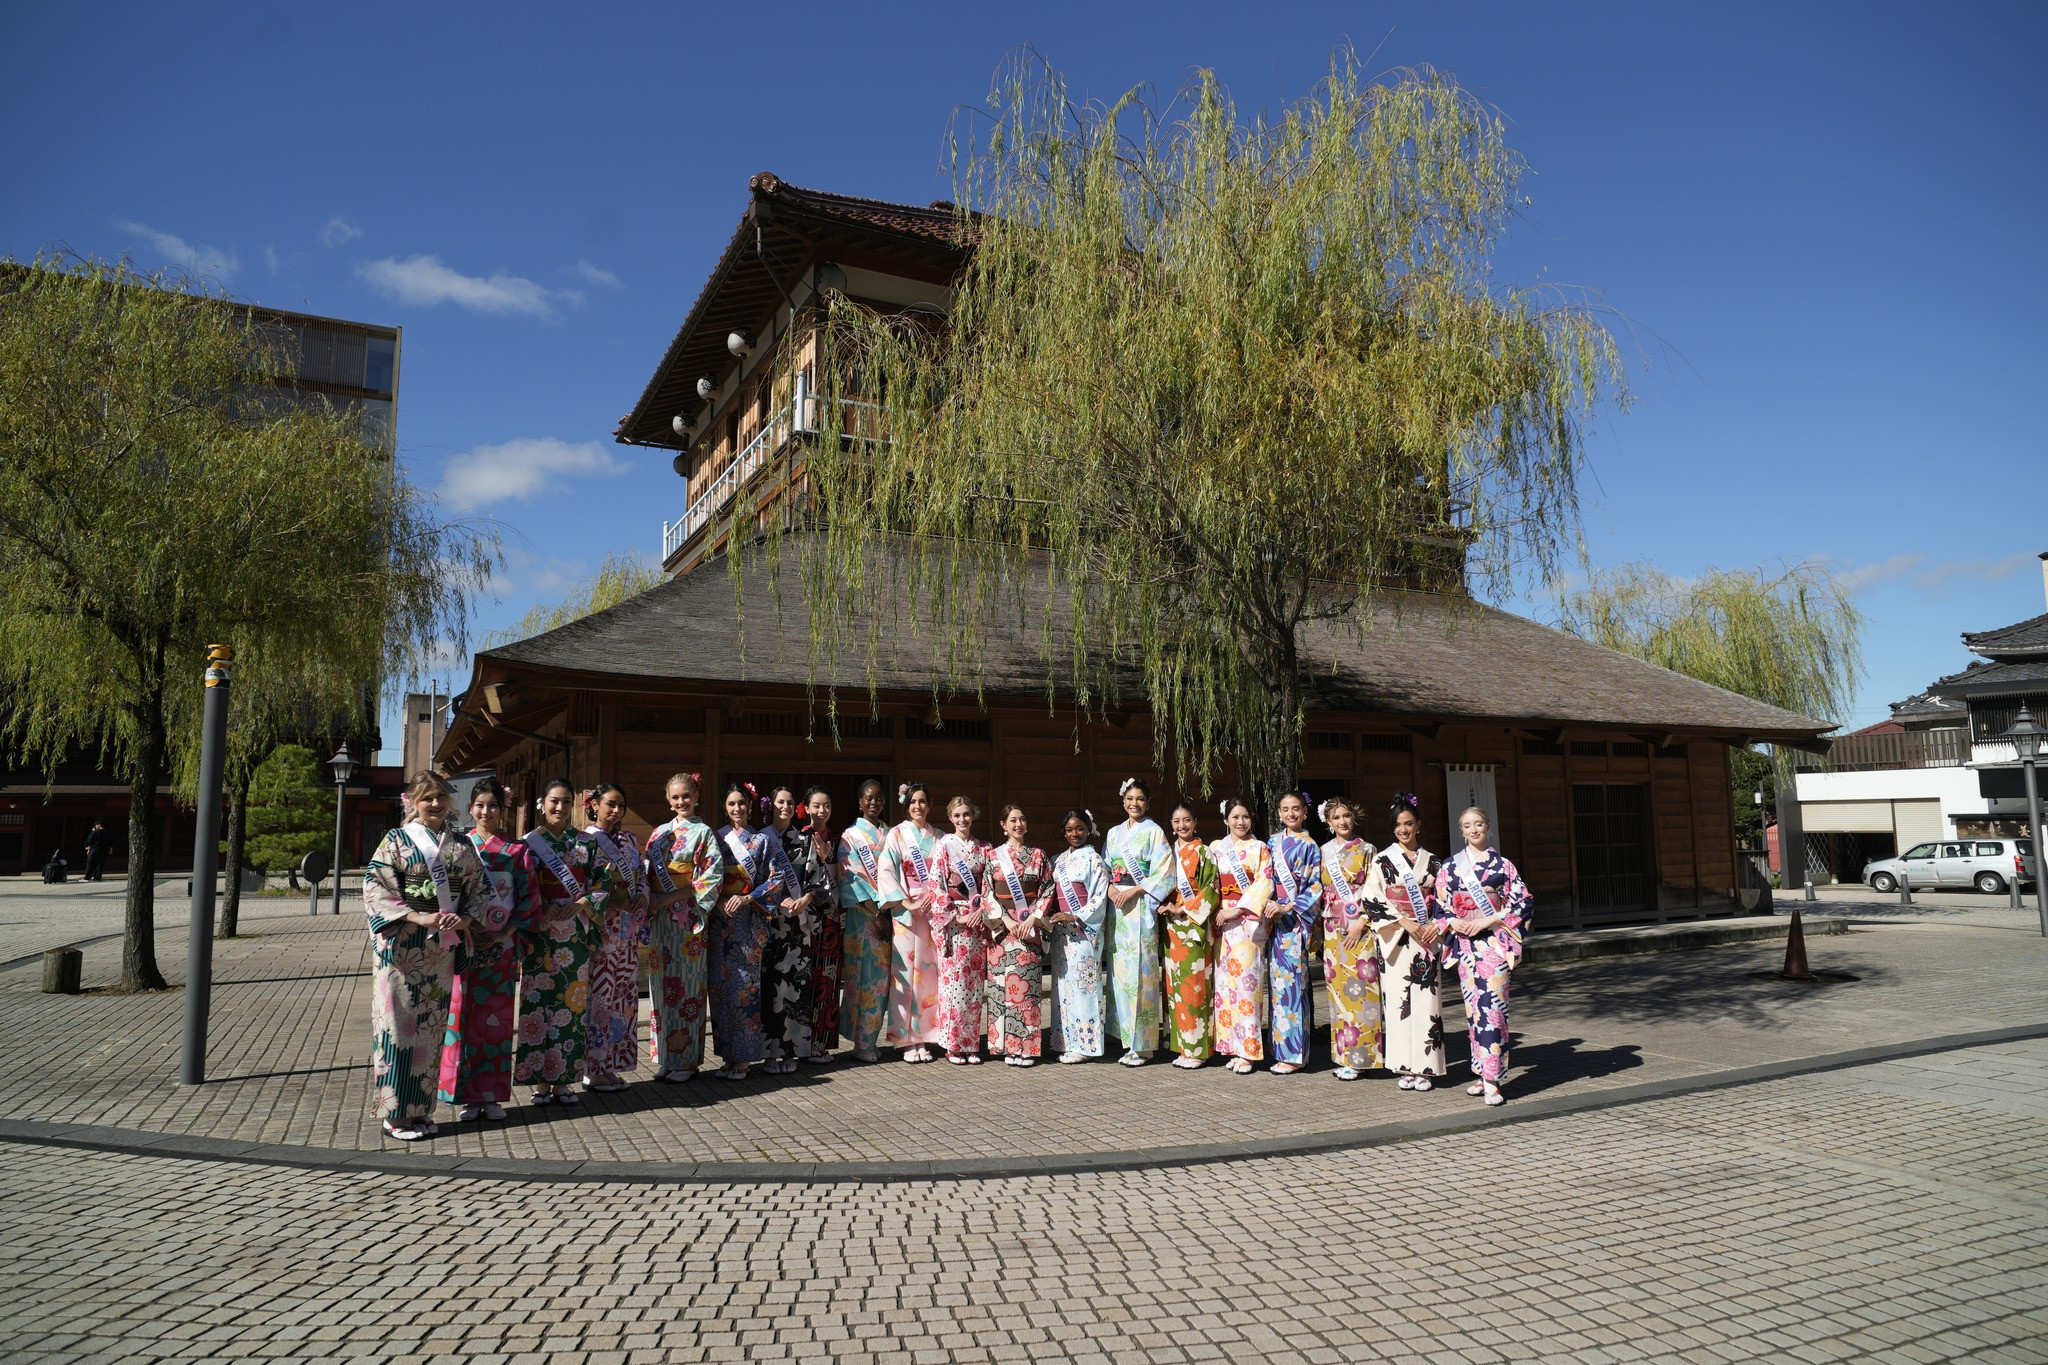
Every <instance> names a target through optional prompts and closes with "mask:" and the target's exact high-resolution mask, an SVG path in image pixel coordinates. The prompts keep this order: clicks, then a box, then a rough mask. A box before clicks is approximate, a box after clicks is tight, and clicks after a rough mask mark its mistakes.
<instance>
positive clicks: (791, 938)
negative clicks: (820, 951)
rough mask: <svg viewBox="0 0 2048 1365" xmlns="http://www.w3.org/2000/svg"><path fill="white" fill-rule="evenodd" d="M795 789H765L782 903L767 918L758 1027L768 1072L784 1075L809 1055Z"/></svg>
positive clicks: (807, 946) (807, 952)
mask: <svg viewBox="0 0 2048 1365" xmlns="http://www.w3.org/2000/svg"><path fill="white" fill-rule="evenodd" d="M797 811H798V806H797V803H796V791H795V790H794V789H793V788H790V787H777V788H775V789H774V790H773V791H771V792H769V793H768V823H767V825H766V826H765V829H766V832H767V833H769V834H771V835H773V836H774V837H775V854H776V856H777V857H779V858H781V859H782V868H783V872H784V874H785V875H784V878H783V886H782V904H781V905H779V906H777V907H776V908H775V909H774V910H773V911H772V912H771V913H770V914H769V917H768V946H767V948H766V949H765V950H764V952H763V954H762V958H761V1030H762V1032H763V1033H764V1034H765V1035H766V1038H767V1045H768V1066H767V1071H768V1074H769V1075H771V1076H785V1075H788V1074H789V1073H790V1072H792V1071H794V1070H796V1062H797V1058H799V1057H808V1056H810V1055H811V943H810V938H809V936H808V935H807V934H806V933H805V931H804V923H805V919H806V916H805V913H804V911H805V906H806V904H807V902H805V901H804V899H803V895H804V890H803V883H802V880H801V879H800V878H799V876H798V875H797V871H796V866H795V864H794V863H793V862H792V861H791V860H790V858H789V846H790V844H792V843H794V842H796V841H797V840H798V839H801V838H803V837H804V833H803V830H801V829H800V828H798V826H797V823H796V817H797Z"/></svg>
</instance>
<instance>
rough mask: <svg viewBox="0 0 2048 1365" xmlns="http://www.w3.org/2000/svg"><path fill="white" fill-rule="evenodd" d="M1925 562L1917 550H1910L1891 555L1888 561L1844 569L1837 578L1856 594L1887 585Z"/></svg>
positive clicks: (1923, 556)
mask: <svg viewBox="0 0 2048 1365" xmlns="http://www.w3.org/2000/svg"><path fill="white" fill-rule="evenodd" d="M1926 562H1927V556H1926V555H1924V554H1921V553H1920V552H1919V551H1918V550H1912V551H1908V552H1907V553H1905V554H1898V555H1893V556H1892V557H1891V558H1890V559H1886V560H1883V561H1881V562H1879V563H1876V564H1865V565H1863V566H1861V567H1860V568H1854V569H1844V570H1842V572H1841V573H1840V574H1839V575H1837V577H1838V579H1839V581H1840V582H1841V584H1842V586H1843V587H1845V588H1847V589H1848V590H1849V591H1850V592H1852V593H1858V592H1862V591H1863V590H1864V589H1865V588H1874V587H1876V586H1877V585H1878V584H1880V583H1889V582H1891V581H1892V580H1893V579H1895V578H1903V577H1905V576H1906V575H1907V574H1909V573H1911V572H1912V571H1913V570H1915V569H1917V568H1919V567H1920V566H1921V565H1922V564H1925V563H1926Z"/></svg>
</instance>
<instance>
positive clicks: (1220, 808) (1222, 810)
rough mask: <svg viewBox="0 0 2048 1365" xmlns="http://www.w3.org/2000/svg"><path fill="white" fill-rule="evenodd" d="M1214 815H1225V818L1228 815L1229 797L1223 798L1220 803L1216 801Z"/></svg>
mask: <svg viewBox="0 0 2048 1365" xmlns="http://www.w3.org/2000/svg"><path fill="white" fill-rule="evenodd" d="M1216 813H1217V814H1218V815H1226V816H1227V815H1229V814H1230V798H1229V797H1227V796H1226V797H1224V798H1223V799H1222V800H1221V801H1218V802H1217V803H1216Z"/></svg>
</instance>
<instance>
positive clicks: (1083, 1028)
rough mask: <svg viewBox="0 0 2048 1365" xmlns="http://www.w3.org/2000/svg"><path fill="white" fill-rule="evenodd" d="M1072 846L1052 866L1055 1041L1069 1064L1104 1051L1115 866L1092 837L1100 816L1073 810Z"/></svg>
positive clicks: (1069, 840)
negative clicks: (1105, 942) (1106, 942)
mask: <svg viewBox="0 0 2048 1365" xmlns="http://www.w3.org/2000/svg"><path fill="white" fill-rule="evenodd" d="M1062 828H1063V829H1064V831H1065V833H1066V837H1067V851H1066V852H1064V853H1062V854H1060V856H1059V859H1058V861H1056V862H1055V863H1053V866H1052V883H1053V895H1054V903H1053V913H1052V915H1051V916H1050V918H1049V920H1048V922H1049V923H1050V924H1051V926H1052V979H1053V997H1052V1045H1053V1046H1054V1047H1056V1048H1058V1049H1059V1050H1060V1060H1061V1061H1062V1062H1065V1063H1067V1064H1069V1065H1072V1064H1073V1063H1075V1062H1085V1061H1087V1060H1089V1059H1090V1058H1093V1057H1100V1056H1101V1055H1102V1014H1103V1004H1104V1001H1103V995H1104V991H1103V980H1102V936H1103V929H1104V928H1105V927H1106V926H1107V922H1108V918H1109V869H1108V868H1107V867H1106V866H1104V864H1103V861H1102V855H1101V854H1100V853H1097V852H1096V851H1095V845H1094V844H1092V843H1090V842H1089V840H1091V839H1093V838H1094V837H1095V816H1094V814H1093V813H1092V812H1089V811H1085V810H1070V811H1068V812H1067V818H1066V821H1065V823H1064V825H1063V826H1062Z"/></svg>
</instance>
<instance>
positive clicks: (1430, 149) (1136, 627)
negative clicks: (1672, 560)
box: [766, 57, 1623, 802]
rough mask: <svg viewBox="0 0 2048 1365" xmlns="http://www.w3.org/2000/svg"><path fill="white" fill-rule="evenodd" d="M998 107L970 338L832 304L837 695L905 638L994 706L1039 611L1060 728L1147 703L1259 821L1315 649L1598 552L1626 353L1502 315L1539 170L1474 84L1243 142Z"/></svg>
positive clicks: (819, 567) (819, 453) (1365, 106)
mask: <svg viewBox="0 0 2048 1365" xmlns="http://www.w3.org/2000/svg"><path fill="white" fill-rule="evenodd" d="M992 103H993V109H992V112H991V114H990V121H989V123H988V124H987V125H986V127H987V131H986V133H985V134H984V135H983V136H981V137H980V138H979V139H977V145H976V146H975V147H972V148H969V147H967V146H964V145H960V146H959V147H958V150H957V153H956V156H955V174H956V181H957V186H958V188H957V191H956V200H957V202H958V203H960V204H961V205H962V208H961V220H960V231H961V232H962V233H963V234H965V235H967V237H968V238H969V239H970V240H971V242H972V244H973V248H974V250H973V255H972V258H971V261H970V264H969V265H968V266H967V268H966V269H965V272H964V274H963V276H962V277H961V279H960V280H959V281H958V282H957V288H956V291H955V294H954V298H953V306H952V310H951V314H950V318H949V319H947V320H946V323H945V325H943V326H940V325H934V324H933V323H932V322H931V321H930V320H929V319H925V318H917V317H912V316H907V315H904V314H895V315H885V314H880V313H876V312H873V311H870V310H868V309H866V308H864V307H861V306H860V305H858V304H856V303H854V302H852V301H850V300H848V299H846V298H844V297H837V296H835V297H834V298H833V299H832V300H831V306H830V309H829V313H828V315H827V318H826V321H825V324H824V326H825V329H826V335H825V338H824V341H825V348H824V354H825V355H827V356H829V357H831V363H830V364H829V365H828V366H827V368H826V372H825V374H824V375H822V376H821V384H822V385H823V388H824V394H825V399H826V401H825V402H824V403H823V404H821V407H822V409H823V414H824V423H823V426H824V430H823V431H822V433H821V439H820V440H819V442H818V444H817V446H816V447H815V449H814V450H813V452H812V453H811V455H810V471H811V473H810V477H811V490H812V496H813V497H814V499H815V506H816V508H817V510H818V511H819V513H820V514H821V516H822V520H823V529H822V531H821V532H820V533H818V534H816V535H811V536H806V537H805V538H804V539H803V541H802V542H801V543H802V545H803V546H804V547H805V548H804V549H803V550H802V551H801V560H802V562H801V571H802V577H803V581H804V584H805V587H806V590H807V596H808V601H809V611H810V626H811V648H812V660H813V669H814V676H817V675H818V674H820V673H837V672H839V671H840V670H839V668H838V667H837V665H839V664H841V663H843V662H847V661H849V660H850V659H851V658H853V657H864V658H865V661H866V665H867V669H868V677H869V681H870V687H871V689H872V685H873V679H874V677H875V669H876V665H877V663H878V661H879V660H880V658H881V657H882V655H883V653H884V652H885V651H896V650H897V645H898V642H899V641H900V640H902V639H905V638H913V637H914V638H916V639H919V640H922V641H925V642H927V643H925V644H923V645H921V646H918V647H919V648H922V649H923V650H924V651H925V652H926V654H927V656H928V659H929V665H930V671H931V680H932V686H933V689H934V693H935V696H942V695H945V694H947V693H949V692H956V691H968V692H976V691H978V690H979V689H980V688H981V687H982V686H983V685H984V684H985V682H986V680H987V678H988V676H989V675H988V667H989V659H988V656H987V654H986V652H985V650H984V649H983V647H982V645H983V629H984V625H985V623H986V622H988V621H990V620H993V619H996V616H997V614H998V613H1015V612H1018V611H1023V612H1026V613H1029V614H1030V615H1029V616H1027V619H1030V620H1032V621H1034V622H1035V624H1036V626H1037V629H1038V633H1039V637H1040V641H1041V645H1042V651H1041V652H1042V665H1043V682H1044V684H1045V686H1046V688H1047V692H1048V697H1049V699H1050V698H1053V697H1056V696H1060V695H1064V696H1066V697H1068V698H1070V699H1072V700H1073V701H1074V702H1075V703H1076V704H1077V705H1078V707H1079V708H1080V709H1081V710H1082V711H1083V712H1084V713H1085V712H1086V711H1088V710H1090V709H1093V708H1098V707H1100V706H1102V705H1105V704H1109V703H1112V702H1114V701H1116V700H1117V699H1118V698H1119V697H1120V696H1121V695H1122V694H1123V693H1124V692H1126V691H1135V692H1138V693H1141V694H1142V695H1143V698H1144V700H1146V701H1148V702H1149V703H1150V705H1151V708H1152V712H1153V715H1154V716H1155V717H1156V718H1157V721H1158V723H1157V724H1156V725H1155V727H1154V735H1155V741H1156V743H1157V745H1158V748H1159V751H1160V755H1161V759H1162V762H1163V761H1164V757H1165V755H1166V754H1167V752H1168V751H1169V749H1170V751H1171V752H1173V753H1174V754H1176V755H1177V756H1178V758H1179V763H1180V772H1181V776H1182V778H1183V781H1184V782H1185V781H1187V779H1188V778H1189V777H1190V776H1191V775H1192V776H1193V777H1194V779H1195V782H1197V783H1199V784H1201V785H1203V786H1205V787H1206V785H1207V783H1208V781H1209V774H1210V773H1211V771H1212V765H1213V764H1215V763H1217V762H1219V761H1221V760H1224V759H1233V760H1235V762H1236V763H1237V765H1238V771H1239V777H1240V781H1241V782H1242V783H1243V785H1244V786H1245V787H1246V789H1247V790H1248V791H1249V792H1250V793H1252V794H1254V795H1255V796H1256V797H1257V798H1259V799H1260V800H1261V801H1262V802H1269V801H1270V800H1272V799H1273V798H1274V797H1276V796H1277V794H1278V793H1279V792H1280V791H1281V790H1283V789H1286V788H1288V787H1291V786H1292V785H1293V782H1294V775H1295V771H1296V768H1297V767H1298V763H1299V755H1300V733H1301V727H1302V721H1303V714H1304V709H1305V696H1306V688H1307V684H1308V682H1309V679H1310V675H1311V672H1312V668H1313V664H1312V663H1311V661H1310V660H1309V659H1308V658H1307V657H1306V656H1305V654H1304V651H1303V648H1302V638H1303V632H1304V629H1305V628H1307V627H1310V626H1317V625H1319V623H1325V622H1328V623H1334V625H1335V626H1336V627H1337V628H1340V629H1349V630H1352V631H1355V632H1365V631H1367V630H1369V629H1370V623H1371V620H1372V616H1373V610H1374V604H1375V601H1376V599H1377V597H1378V596H1379V595H1380V594H1381V593H1382V591H1383V590H1384V588H1385V587H1386V586H1387V585H1401V584H1407V585H1415V584H1418V583H1420V584H1423V585H1427V586H1434V587H1442V588H1451V587H1457V586H1459V585H1460V584H1461V583H1462V581H1463V580H1462V571H1463V569H1464V561H1465V558H1466V556H1467V554H1468V553H1469V554H1472V555H1476V556H1477V567H1478V568H1479V569H1481V570H1492V571H1498V572H1507V571H1508V570H1509V569H1510V567H1511V566H1522V567H1534V568H1535V569H1536V570H1538V571H1542V570H1545V569H1548V568H1549V567H1550V566H1552V565H1553V564H1554V562H1555V560H1556V557H1557V553H1558V550H1559V547H1560V546H1563V545H1568V544H1571V543H1572V537H1573V532H1574V530H1575V528H1576V521H1577V500H1576V492H1575V489H1576V475H1577V469H1578V463H1579V450H1580V428H1581V424H1582V423H1583V422H1584V421H1585V420H1586V418H1587V417H1588V416H1589V414H1590V412H1591V411H1592V409H1593V407H1594V405H1595V403H1596V402H1597V401H1598V399H1599V398H1600V397H1601V396H1603V395H1604V394H1606V393H1609V392H1612V393H1614V394H1616V395H1617V396H1621V394H1622V388H1623V384H1622V379H1621V376H1620V369H1619V364H1618V359H1617V353H1616V348H1615V345H1614V343H1613V341H1612V339H1611V338H1610V337H1609V335H1608V334H1607V333H1606V331H1605V330H1604V329H1602V328H1601V327H1600V326H1599V325H1598V324H1597V322H1596V321H1594V319H1593V317H1592V314H1591V310H1590V309H1589V308H1587V307H1585V306H1583V305H1582V304H1577V303H1573V302H1571V301H1569V300H1565V299H1561V298H1559V297H1557V296H1554V295H1551V294H1543V295H1538V294H1535V293H1531V292H1528V291H1523V290H1519V289H1514V288H1509V287H1506V286H1503V285H1500V284H1498V283H1496V282H1495V281H1493V280H1492V278H1491V276H1490V253H1491V250H1492V247H1493V245H1494V242H1495V239H1496V238H1497V237H1498V235H1499V233H1500V232H1501V230H1502V229H1503V228H1504V227H1505V225H1506V223H1507V221H1508V219H1509V217H1510V216H1511V214H1512V213H1513V212H1514V210H1515V209H1516V207H1517V206H1518V204H1519V203H1520V202H1521V201H1520V200H1519V198H1518V195H1517V188H1516V187H1517V181H1518V178H1519V176H1520V174H1521V172H1522V162H1521V159H1520V158H1519V157H1518V156H1517V155H1516V154H1515V153H1514V152H1513V151H1512V150H1511V149H1510V148H1509V147H1508V145H1507V143H1506V140H1505V136H1504V129H1503V126H1502V124H1501V121H1500V120H1499V118H1498V117H1497V116H1495V115H1494V114H1493V113H1492V112H1491V111H1489V110H1488V109H1486V108H1485V107H1483V106H1482V105H1480V104H1479V103H1478V102H1477V101H1475V100H1473V99H1472V98H1471V97H1469V96H1468V95H1466V94H1464V93H1463V92H1462V91H1460V90H1459V89H1458V88H1457V86H1456V85H1455V84H1454V83H1453V82H1452V81H1451V80H1449V79H1448V78H1446V77H1443V76H1440V75H1437V74H1435V73H1433V72H1429V71H1423V72H1419V73H1412V74H1405V75H1402V76H1400V77H1398V78H1397V79H1394V80H1393V81H1392V82H1391V83H1387V84H1367V83H1364V82H1362V81H1361V80H1360V78H1359V75H1358V72H1357V70H1356V68H1355V66H1354V65H1353V63H1352V62H1351V60H1350V59H1349V58H1348V57H1345V58H1344V59H1342V60H1340V61H1339V62H1338V63H1337V64H1336V65H1335V66H1334V67H1333V70H1332V73H1331V75H1330V77H1329V78H1328V80H1327V81H1326V82H1324V83H1323V84H1322V86H1321V87H1320V88H1319V89H1318V90H1317V91H1316V93H1315V94H1314V95H1313V97H1311V98H1309V99H1306V100H1304V101H1302V102H1301V103H1299V104H1297V105H1295V106H1294V107H1292V108H1290V109H1288V110H1286V111H1285V113H1284V114H1282V115H1281V116H1280V117H1278V118H1272V119H1269V118H1264V117H1261V118H1257V119H1250V120H1246V119H1243V118H1240V116H1239V113H1238V111H1237V109H1236V108H1235V106H1233V105H1232V103H1231V102H1230V100H1229V98H1228V96H1227V94H1226V93H1225V92H1224V91H1223V89H1222V88H1221V87H1220V86H1219V85H1218V84H1217V83H1216V81H1215V80H1214V78H1213V77H1212V76H1210V75H1209V74H1208V73H1206V72H1205V73H1202V74H1201V76H1200V77H1199V79H1198V80H1197V81H1196V83H1195V84H1194V85H1193V86H1192V87H1191V88H1190V89H1189V90H1188V91H1186V92H1185V93H1184V96H1183V98H1182V100H1181V101H1179V102H1177V103H1176V105H1175V106H1172V107H1169V108H1168V109H1165V110H1159V109H1155V108H1153V107H1152V106H1151V105H1150V104H1148V103H1147V102H1146V99H1145V98H1144V97H1143V95H1142V93H1141V92H1139V91H1133V92H1132V93H1130V94H1128V95H1126V96H1125V97H1124V98H1123V99H1122V100H1120V101H1118V102H1117V103H1116V104H1115V105H1113V106H1110V107H1107V108H1103V107H1097V106H1091V107H1087V108H1080V107H1076V106H1075V105H1074V104H1073V103H1072V102H1071V101H1070V99H1069V98H1068V95H1067V91H1066V87H1065V85H1064V83H1063V82H1062V80H1061V79H1060V77H1059V76H1058V75H1057V74H1056V73H1054V72H1053V71H1051V70H1050V69H1048V68H1046V67H1044V66H1043V64H1042V63H1038V62H1036V61H1035V60H1031V59H1022V60H1019V61H1017V62H1016V63H1014V64H1012V65H1011V66H1010V67H1009V68H1008V69H1007V71H1006V72H1005V73H1004V74H1003V75H1002V76H1001V77H1000V78H999V82H998V85H997V88H996V89H995V91H994V94H993V96H992ZM859 405H867V406H859ZM884 436H885V437H886V439H881V438H883V437H884ZM769 530H770V543H769V545H768V547H766V553H768V554H770V555H775V554H777V550H776V549H775V546H774V539H775V536H776V534H778V533H779V528H777V527H770V528H769ZM1048 581H1049V583H1050V594H1049V596H1048V595H1047V594H1045V593H1044V592H1043V591H1039V592H1038V593H1037V595H1036V596H1035V597H1034V595H1033V592H1032V591H1029V590H1027V588H1026V585H1028V584H1031V583H1033V582H1037V583H1041V584H1042V583H1046V582H1048ZM1388 666H1389V667H1398V666H1399V665H1398V660H1396V659H1389V660H1388ZM1474 666H1475V667H1484V666H1485V663H1484V661H1483V660H1475V661H1474ZM1191 785H1192V784H1191Z"/></svg>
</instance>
